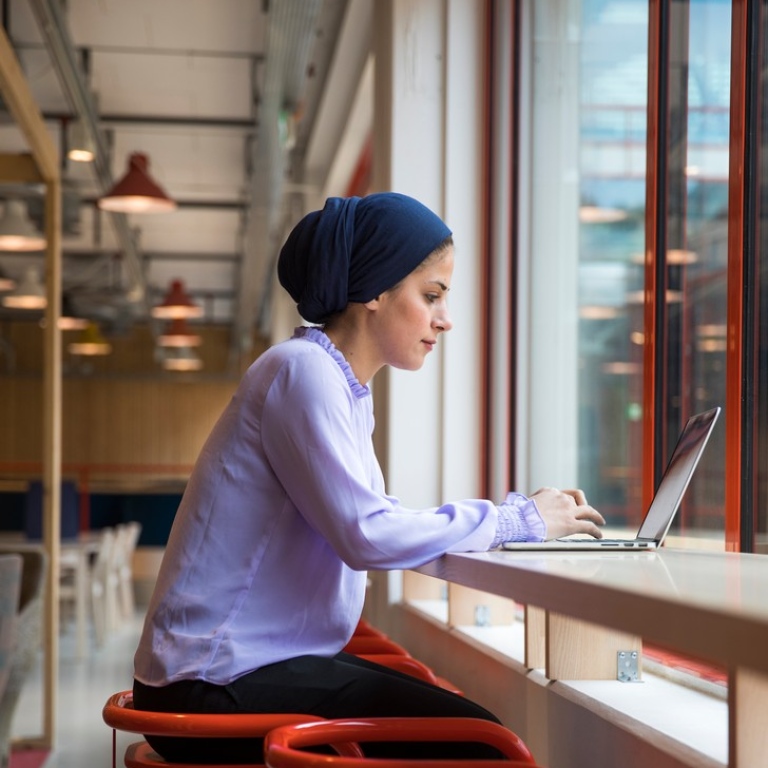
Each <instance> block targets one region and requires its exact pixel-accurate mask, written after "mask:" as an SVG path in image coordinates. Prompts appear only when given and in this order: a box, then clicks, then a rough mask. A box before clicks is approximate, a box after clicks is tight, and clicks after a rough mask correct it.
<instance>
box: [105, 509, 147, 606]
mask: <svg viewBox="0 0 768 768" xmlns="http://www.w3.org/2000/svg"><path fill="white" fill-rule="evenodd" d="M140 535H141V523H139V522H137V521H135V520H132V521H131V522H129V523H122V524H120V525H118V526H117V529H116V532H115V544H114V547H115V549H114V556H113V558H112V568H113V574H114V575H113V578H114V580H115V582H116V585H117V595H118V613H119V616H120V618H121V620H122V621H130V620H131V619H132V618H133V614H134V613H135V611H136V601H135V599H134V594H133V553H134V552H135V550H136V545H137V544H138V542H139V536H140Z"/></svg>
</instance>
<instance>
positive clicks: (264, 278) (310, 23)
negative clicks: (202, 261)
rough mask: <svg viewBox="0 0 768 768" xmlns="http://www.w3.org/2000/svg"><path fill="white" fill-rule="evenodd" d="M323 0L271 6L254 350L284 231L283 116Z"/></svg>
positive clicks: (256, 214) (255, 237) (250, 312)
mask: <svg viewBox="0 0 768 768" xmlns="http://www.w3.org/2000/svg"><path fill="white" fill-rule="evenodd" d="M322 5H323V2H322V0H304V1H303V2H296V0H273V2H271V3H270V6H269V20H268V25H267V43H266V55H265V65H264V72H263V82H262V86H261V93H260V99H259V109H258V129H257V138H256V142H255V146H254V149H253V167H252V180H251V205H250V209H249V212H248V218H247V223H246V227H245V242H244V248H243V254H244V258H243V263H242V268H241V269H242V272H241V276H240V292H239V295H238V300H237V310H236V320H235V329H234V334H235V335H234V340H235V346H236V348H237V349H238V350H239V351H248V350H249V349H250V348H251V346H252V335H253V330H254V327H255V325H256V317H257V316H258V312H259V305H260V304H261V303H262V302H263V301H264V296H265V287H264V286H266V285H268V284H269V282H270V280H271V275H270V273H269V269H270V267H271V265H272V263H273V256H274V253H275V252H276V250H277V248H278V247H279V242H278V241H279V238H280V237H281V236H282V232H281V229H280V226H281V218H282V217H281V208H282V199H283V190H284V184H285V166H286V148H285V146H284V143H283V141H282V139H281V128H280V124H281V120H284V118H285V116H286V113H289V114H292V113H293V112H294V111H296V110H297V108H299V105H300V103H301V97H302V93H303V91H304V90H305V88H306V85H307V65H308V61H309V56H310V53H311V51H312V48H313V45H314V43H315V37H316V35H315V31H316V28H317V22H318V17H319V14H320V9H321V7H322Z"/></svg>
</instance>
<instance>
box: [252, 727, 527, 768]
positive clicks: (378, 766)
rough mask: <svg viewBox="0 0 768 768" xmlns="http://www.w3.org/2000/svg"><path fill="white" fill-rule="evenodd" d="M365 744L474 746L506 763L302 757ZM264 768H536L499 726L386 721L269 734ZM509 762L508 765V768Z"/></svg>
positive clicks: (519, 744) (514, 736)
mask: <svg viewBox="0 0 768 768" xmlns="http://www.w3.org/2000/svg"><path fill="white" fill-rule="evenodd" d="M366 741H377V742H381V741H394V742H398V741H399V742H405V741H438V742H446V741H463V742H468V741H474V742H480V743H483V744H488V745H490V746H493V747H496V749H498V750H499V751H500V752H501V753H502V754H503V755H504V756H505V757H506V759H507V760H506V761H504V760H501V761H500V760H450V759H447V760H446V759H440V760H437V759H435V760H429V759H427V760H419V761H418V762H415V761H413V760H409V759H404V760H398V759H394V758H371V757H354V756H347V755H339V756H335V755H321V754H317V753H312V752H303V751H300V750H301V749H302V748H305V747H312V746H319V745H320V744H333V743H337V742H357V743H362V742H366ZM264 754H265V763H266V767H267V768H403V766H405V765H418V766H419V768H477V767H479V766H482V768H494V766H495V768H499V766H500V765H504V764H506V765H515V766H521V767H522V766H527V767H528V768H531V766H535V765H536V763H535V761H534V759H533V755H531V752H530V750H529V749H528V747H527V746H526V745H525V743H524V742H523V741H522V739H521V738H520V737H519V736H518V735H517V734H515V733H514V732H512V731H510V730H509V729H508V728H505V727H504V726H502V725H499V724H497V723H494V722H491V721H489V720H480V719H475V718H469V717H388V718H387V717H385V718H360V719H344V720H324V721H322V722H313V723H299V724H294V725H286V726H281V727H278V728H276V729H275V730H273V731H270V732H269V733H268V734H267V736H266V739H265V740H264ZM508 761H511V762H508Z"/></svg>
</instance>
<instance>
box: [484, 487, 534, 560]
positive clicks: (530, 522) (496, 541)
mask: <svg viewBox="0 0 768 768" xmlns="http://www.w3.org/2000/svg"><path fill="white" fill-rule="evenodd" d="M497 509H498V522H497V524H496V535H495V536H494V538H493V541H492V542H491V546H490V548H491V549H494V548H496V547H499V546H501V544H503V543H504V542H505V541H544V538H545V537H546V533H547V526H546V524H545V522H544V520H543V519H542V517H541V515H540V514H539V510H538V508H537V506H536V502H535V501H534V500H533V499H529V498H528V497H527V496H524V495H523V494H522V493H508V494H507V498H506V499H505V500H504V501H503V502H502V503H501V504H499V505H498V507H497Z"/></svg>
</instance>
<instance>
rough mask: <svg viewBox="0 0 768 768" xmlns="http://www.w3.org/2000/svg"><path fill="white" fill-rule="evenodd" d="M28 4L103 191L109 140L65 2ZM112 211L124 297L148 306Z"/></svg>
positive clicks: (134, 255)
mask: <svg viewBox="0 0 768 768" xmlns="http://www.w3.org/2000/svg"><path fill="white" fill-rule="evenodd" d="M29 5H30V7H31V9H32V11H33V13H34V14H35V18H36V19H37V23H38V25H39V27H40V32H41V34H42V36H43V39H44V40H45V42H46V46H47V48H48V51H49V53H50V54H51V60H52V62H53V65H54V67H55V68H56V73H57V75H58V78H59V82H60V84H61V87H62V89H63V91H64V93H65V95H66V97H67V101H68V102H69V106H70V108H71V109H72V111H73V112H74V113H75V114H76V115H77V116H78V117H79V119H80V120H81V122H82V126H83V129H84V131H85V132H86V134H87V135H88V136H89V138H90V139H91V141H92V142H93V144H94V146H95V147H96V155H95V157H94V159H93V168H94V172H95V174H96V179H97V182H98V184H99V185H100V187H101V191H102V192H106V191H107V190H108V189H110V188H111V187H112V185H113V183H114V178H113V177H112V170H111V167H110V156H109V149H108V145H107V140H106V137H105V135H104V132H103V131H102V130H101V128H100V127H99V116H98V114H97V112H96V106H95V104H94V101H93V97H92V95H91V93H90V91H89V89H88V86H87V84H86V82H85V80H84V79H83V76H82V74H81V72H80V69H79V66H78V57H77V53H76V51H75V47H74V45H73V44H72V40H71V38H70V36H69V30H68V27H67V23H66V19H65V17H64V14H63V11H62V4H61V2H60V0H29ZM109 215H110V216H111V217H112V222H113V224H114V227H115V233H116V236H117V239H118V242H119V244H120V248H121V250H122V254H123V261H124V265H125V269H126V273H127V275H128V277H129V280H130V285H128V286H127V288H126V295H125V299H126V300H127V301H128V302H129V303H130V304H137V305H138V304H141V306H142V307H143V308H144V309H146V280H145V276H144V271H143V269H142V267H141V259H140V257H139V254H138V249H137V247H136V242H135V239H134V237H133V233H132V232H131V228H130V226H129V224H128V218H127V216H126V215H125V214H122V213H110V214H109Z"/></svg>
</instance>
